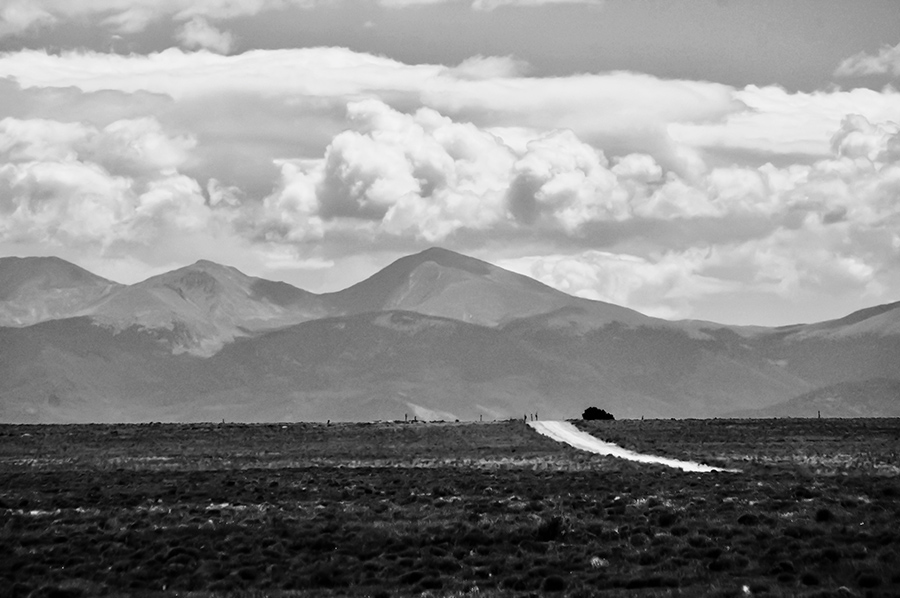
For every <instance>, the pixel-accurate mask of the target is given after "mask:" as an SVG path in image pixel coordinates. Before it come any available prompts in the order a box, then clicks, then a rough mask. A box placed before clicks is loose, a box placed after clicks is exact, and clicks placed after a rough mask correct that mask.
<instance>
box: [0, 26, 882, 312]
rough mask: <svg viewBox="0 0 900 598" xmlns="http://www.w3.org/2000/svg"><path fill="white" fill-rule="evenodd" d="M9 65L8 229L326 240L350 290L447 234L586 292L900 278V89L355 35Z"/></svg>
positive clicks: (249, 262) (36, 242) (644, 300)
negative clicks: (580, 66)
mask: <svg viewBox="0 0 900 598" xmlns="http://www.w3.org/2000/svg"><path fill="white" fill-rule="evenodd" d="M190 18H192V17H190ZM0 77H6V79H0V103H2V105H3V106H4V111H5V114H7V115H9V116H8V117H7V118H5V119H3V120H0V163H2V164H3V167H2V171H0V212H2V216H0V223H2V224H0V248H2V250H3V251H5V252H7V253H8V252H16V253H22V252H24V249H23V248H25V247H32V248H34V247H36V248H39V249H40V248H41V247H45V246H46V247H65V248H67V249H66V250H67V251H73V252H74V251H80V252H82V255H85V256H90V255H93V256H97V255H104V256H108V257H109V258H110V259H111V260H119V262H116V263H126V262H122V261H121V260H126V261H127V263H133V260H135V259H139V260H140V261H142V263H145V264H147V268H148V271H150V270H153V271H156V270H154V269H155V268H161V267H163V266H162V264H168V263H170V262H173V263H184V261H189V260H191V259H199V258H200V257H207V258H212V259H217V260H220V261H232V262H233V263H235V264H238V265H242V266H243V267H245V268H250V271H253V272H257V273H260V274H265V273H266V272H273V271H278V272H284V271H287V270H297V269H298V268H300V266H299V265H298V266H297V267H296V268H293V269H292V268H291V267H290V266H288V264H292V263H293V264H306V266H304V267H303V268H302V270H303V273H304V278H303V279H300V278H296V279H294V280H293V282H295V283H297V284H300V285H301V286H307V282H305V281H308V280H310V279H309V278H306V277H309V276H312V277H314V278H312V280H315V281H316V284H320V285H323V286H320V287H318V288H319V289H320V290H321V289H323V288H326V287H327V288H328V289H329V290H334V288H335V286H329V285H335V283H334V280H336V279H335V278H333V277H335V276H337V277H341V278H340V280H341V281H342V282H345V283H350V282H355V280H353V279H352V276H351V274H350V273H359V274H360V275H362V274H370V273H371V268H374V267H376V266H377V265H384V264H383V263H376V262H377V261H378V259H381V257H383V258H384V259H385V260H387V259H388V258H389V257H395V256H396V255H398V254H399V253H401V252H406V251H414V250H416V249H419V248H421V247H422V246H424V245H432V244H441V245H445V246H448V247H451V248H454V249H458V250H461V251H466V252H470V253H478V252H481V255H483V256H484V257H488V258H491V256H492V254H491V252H490V251H489V248H493V249H498V248H499V249H498V251H503V252H504V254H503V255H505V256H506V258H507V259H509V260H513V261H514V260H516V259H519V258H521V256H531V257H530V258H529V259H532V258H533V259H534V260H537V258H539V257H544V258H546V260H545V261H543V262H538V261H533V263H532V262H527V263H526V262H522V264H524V265H522V266H521V267H522V268H525V267H526V266H527V268H532V269H533V272H535V273H536V274H535V275H538V277H539V278H541V279H542V280H544V281H545V282H550V283H551V284H554V285H557V286H560V288H563V289H564V290H568V291H570V292H574V293H578V294H581V295H583V296H588V297H594V298H604V299H605V300H609V301H614V302H621V303H625V304H626V305H629V306H631V307H636V308H638V309H641V310H642V311H647V312H650V313H654V314H657V315H670V316H673V317H674V316H678V317H693V316H695V315H697V312H696V311H695V310H696V309H697V308H696V306H697V305H710V304H711V303H710V302H712V301H713V299H714V298H715V299H717V300H725V301H726V302H729V303H731V302H733V303H735V304H740V303H741V301H745V302H746V301H747V299H746V297H750V296H759V294H761V293H762V294H765V296H766V297H769V298H777V300H778V301H791V302H793V303H792V305H796V306H797V313H799V314H801V315H802V316H803V317H807V316H806V312H804V311H803V310H802V309H801V307H800V306H801V303H802V300H804V299H807V300H809V299H811V298H812V297H814V296H815V294H816V293H819V294H820V295H823V296H829V297H831V296H834V297H855V298H856V299H854V300H855V301H858V298H859V297H862V296H865V297H871V298H872V299H873V300H874V299H876V298H880V297H892V298H893V297H894V296H895V295H896V293H897V292H898V290H900V264H898V263H897V259H896V255H897V251H898V248H900V233H898V232H897V231H900V204H898V203H897V201H896V198H897V196H898V194H900V132H898V126H897V124H896V123H898V122H900V102H898V101H897V99H898V98H897V92H896V91H893V90H892V89H885V90H883V91H880V92H877V91H872V90H867V89H853V90H846V91H845V90H839V89H834V90H831V91H819V92H815V93H789V92H787V91H785V90H783V89H780V88H777V87H753V86H749V87H746V88H743V89H735V88H732V87H729V86H724V85H719V84H715V83H707V82H702V81H669V80H662V79H658V78H655V77H650V76H647V75H640V74H634V73H601V74H581V75H574V76H571V77H552V78H551V77H526V76H523V73H522V71H521V66H520V65H518V64H517V63H516V61H515V59H513V58H509V57H499V58H497V57H475V58H473V59H471V60H470V61H464V62H463V63H462V64H461V65H459V66H457V67H447V66H444V65H427V64H426V65H408V64H404V63H402V62H399V61H395V60H391V59H387V58H384V57H378V56H372V55H368V54H361V53H356V52H352V51H350V50H347V49H341V48H312V49H305V50H278V51H262V50H258V51H253V52H246V53H244V54H239V55H233V56H224V55H219V54H215V53H212V52H209V51H206V50H202V49H201V50H199V51H197V52H187V51H184V50H181V49H171V50H167V51H166V52H161V53H157V54H152V55H149V56H114V55H105V54H98V53H64V54H61V55H48V54H46V53H43V52H33V51H22V52H15V53H6V54H0ZM13 78H15V81H14V80H13ZM150 115H152V116H150ZM360 251H364V252H365V253H366V255H367V258H366V260H365V263H364V264H363V261H362V258H359V257H358V256H357V257H354V255H356V254H357V253H358V252H360ZM373 255H375V256H381V257H379V258H378V259H376V258H374V257H371V256H373ZM134 256H140V257H139V258H137V257H134ZM126 258H127V259H126ZM551 258H552V259H551ZM93 259H95V261H96V260H97V259H98V258H96V257H94V258H93ZM523 259H524V258H523ZM128 260H131V261H128ZM354 260H355V261H354ZM328 263H334V264H335V268H333V269H327V268H319V266H320V265H322V264H328ZM510 263H512V262H510ZM348 264H354V265H353V266H352V267H351V266H350V265H348ZM361 264H363V265H361ZM579 264H580V265H579ZM251 266H252V268H251ZM364 266H365V267H364ZM253 268H255V269H253ZM529 271H532V270H529ZM311 273H312V274H311ZM298 276H299V275H298ZM329 277H332V278H329ZM329 281H330V282H329ZM337 286H339V285H337ZM313 290H316V289H315V288H314V289H313ZM754 293H756V294H757V295H754ZM848 301H849V299H848ZM848 304H849V303H848Z"/></svg>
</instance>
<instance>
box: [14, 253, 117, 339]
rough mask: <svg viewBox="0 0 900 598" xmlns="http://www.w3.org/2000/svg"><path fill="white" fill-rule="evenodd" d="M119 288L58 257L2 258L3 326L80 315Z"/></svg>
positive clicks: (24, 324) (21, 324)
mask: <svg viewBox="0 0 900 598" xmlns="http://www.w3.org/2000/svg"><path fill="white" fill-rule="evenodd" d="M119 288H121V285H119V284H116V283H114V282H112V281H110V280H106V279H105V278H101V277H99V276H97V275H95V274H92V273H90V272H88V271H87V270H85V269H83V268H80V267H78V266H76V265H75V264H70V263H69V262H67V261H65V260H61V259H59V258H56V257H25V258H19V257H5V258H0V326H30V325H31V324H36V323H38V322H43V321H46V320H54V319H57V318H66V317H71V316H74V315H78V314H80V313H81V312H83V311H84V310H85V309H87V308H88V307H89V306H90V305H91V304H93V303H95V302H96V301H98V300H99V299H101V298H103V297H104V296H106V295H108V294H110V293H112V292H114V291H115V290H117V289H119Z"/></svg>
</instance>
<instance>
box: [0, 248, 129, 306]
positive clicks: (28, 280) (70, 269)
mask: <svg viewBox="0 0 900 598" xmlns="http://www.w3.org/2000/svg"><path fill="white" fill-rule="evenodd" d="M115 284H116V283H114V282H112V281H110V280H107V279H105V278H102V277H100V276H97V275H96V274H93V273H91V272H88V271H87V270H85V269H84V268H82V267H80V266H76V265H75V264H73V263H71V262H67V261H66V260H64V259H61V258H58V257H55V256H48V257H4V258H0V300H7V299H10V298H12V297H14V296H16V295H17V294H18V293H19V292H20V291H21V290H22V289H23V288H25V287H35V288H40V289H44V290H50V289H71V288H76V287H110V286H115Z"/></svg>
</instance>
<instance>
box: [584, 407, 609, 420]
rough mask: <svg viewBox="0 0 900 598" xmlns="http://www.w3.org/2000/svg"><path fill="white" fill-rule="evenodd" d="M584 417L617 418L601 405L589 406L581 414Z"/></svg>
mask: <svg viewBox="0 0 900 598" xmlns="http://www.w3.org/2000/svg"><path fill="white" fill-rule="evenodd" d="M581 418H582V419H616V418H615V416H613V414H612V413H610V412H609V411H606V410H605V409H600V408H599V407H588V408H587V409H585V410H584V413H582V414H581Z"/></svg>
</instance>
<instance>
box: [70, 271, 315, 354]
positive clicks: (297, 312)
mask: <svg viewBox="0 0 900 598" xmlns="http://www.w3.org/2000/svg"><path fill="white" fill-rule="evenodd" d="M87 313H89V314H90V315H92V316H94V317H95V319H97V320H98V321H100V322H103V323H105V324H108V325H111V326H113V327H115V328H116V329H119V330H121V329H124V328H128V327H130V326H141V327H145V328H151V329H160V330H169V331H172V333H173V336H172V337H171V338H172V342H173V348H174V349H175V350H176V351H186V352H189V353H194V354H197V355H207V356H208V355H212V354H213V353H215V352H216V351H218V350H219V349H221V348H222V346H224V345H225V344H226V343H228V342H231V341H232V340H234V339H235V338H237V337H240V336H245V335H246V334H249V333H251V332H256V331H260V330H268V329H273V328H279V327H282V326H288V325H291V324H296V323H298V322H303V321H306V320H309V319H312V318H317V317H322V316H324V315H325V314H326V310H325V308H324V307H323V305H322V302H321V301H320V300H319V299H318V298H317V297H316V296H315V295H313V294H312V293H308V292H306V291H302V290H300V289H297V288H295V287H291V286H290V285H287V284H285V283H276V282H272V281H267V280H263V279H259V278H253V277H250V276H247V275H245V274H243V273H242V272H240V271H239V270H237V269H235V268H230V267H227V266H221V265H219V264H215V263H213V262H208V261H199V262H197V263H195V264H192V265H190V266H186V267H184V268H180V269H178V270H174V271H172V272H167V273H165V274H161V275H159V276H154V277H152V278H149V279H147V280H145V281H143V282H140V283H137V284H134V285H131V286H128V287H123V288H121V289H119V290H118V291H117V292H115V293H112V294H110V295H109V296H107V297H106V298H104V300H103V301H101V302H99V303H98V304H96V305H95V306H93V307H92V308H91V309H90V310H89V312H87Z"/></svg>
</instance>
